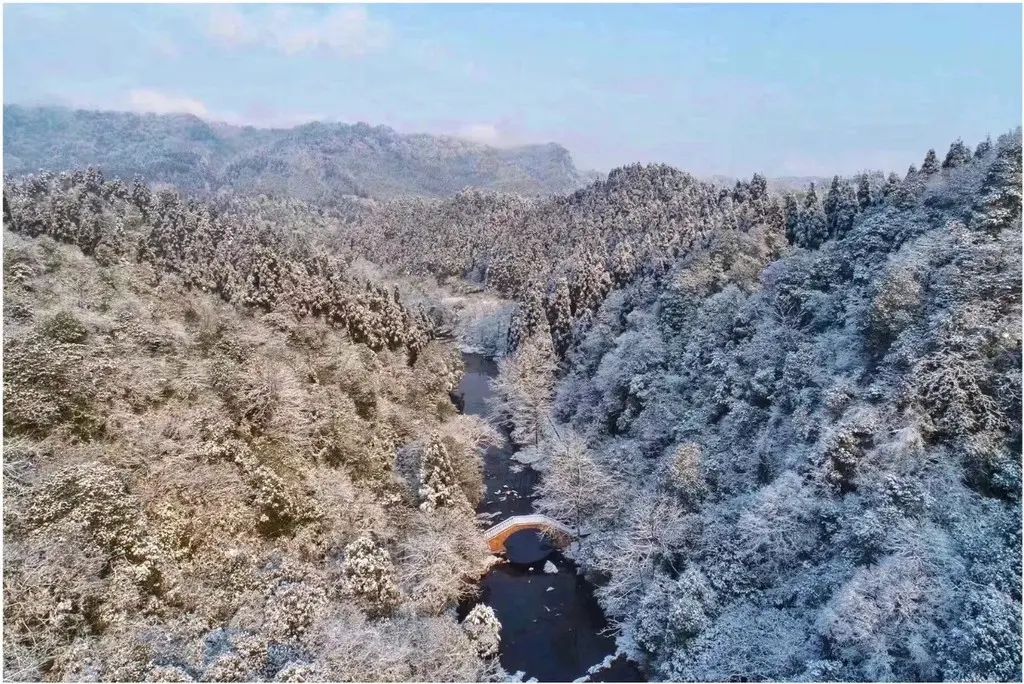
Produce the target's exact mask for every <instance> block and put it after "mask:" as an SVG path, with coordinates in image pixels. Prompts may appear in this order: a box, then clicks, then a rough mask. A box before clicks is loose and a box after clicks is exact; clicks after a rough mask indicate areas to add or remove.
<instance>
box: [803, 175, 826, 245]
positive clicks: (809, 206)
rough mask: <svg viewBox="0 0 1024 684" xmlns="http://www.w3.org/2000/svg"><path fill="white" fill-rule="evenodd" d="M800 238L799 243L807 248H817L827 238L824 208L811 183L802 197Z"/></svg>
mask: <svg viewBox="0 0 1024 684" xmlns="http://www.w3.org/2000/svg"><path fill="white" fill-rule="evenodd" d="M800 225H801V230H800V233H801V238H800V240H799V243H800V245H801V246H802V247H806V248H807V249H817V248H818V247H820V246H821V244H822V243H823V242H825V240H826V239H828V219H827V217H826V216H825V208H824V207H823V206H822V204H821V200H820V199H819V198H818V192H817V190H815V188H814V183H811V187H810V189H809V190H808V191H807V197H806V198H805V199H804V210H803V215H802V216H801V221H800Z"/></svg>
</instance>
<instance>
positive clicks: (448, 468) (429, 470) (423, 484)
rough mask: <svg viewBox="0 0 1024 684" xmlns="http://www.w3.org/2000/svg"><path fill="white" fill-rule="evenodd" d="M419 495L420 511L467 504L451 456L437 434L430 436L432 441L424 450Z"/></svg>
mask: <svg viewBox="0 0 1024 684" xmlns="http://www.w3.org/2000/svg"><path fill="white" fill-rule="evenodd" d="M419 495H420V510H423V511H427V512H430V511H433V510H435V509H437V508H442V507H451V506H456V505H458V504H460V503H465V502H466V500H465V494H464V493H463V491H462V489H461V488H460V487H459V482H458V478H457V477H456V475H455V469H454V468H453V466H452V461H451V456H449V454H448V449H447V447H445V445H444V442H443V441H442V440H441V436H440V435H439V434H438V433H437V432H434V433H433V434H432V435H431V436H430V441H429V442H428V443H427V445H426V446H425V447H424V449H423V455H422V456H421V461H420V489H419Z"/></svg>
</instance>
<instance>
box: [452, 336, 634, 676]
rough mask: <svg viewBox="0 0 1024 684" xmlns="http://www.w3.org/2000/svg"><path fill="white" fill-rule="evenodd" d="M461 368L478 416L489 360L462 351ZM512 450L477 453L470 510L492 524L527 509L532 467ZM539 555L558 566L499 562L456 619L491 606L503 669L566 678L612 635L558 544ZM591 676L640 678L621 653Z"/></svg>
mask: <svg viewBox="0 0 1024 684" xmlns="http://www.w3.org/2000/svg"><path fill="white" fill-rule="evenodd" d="M463 361H464V362H465V366H466V369H465V374H464V375H463V378H462V381H461V382H460V384H459V390H458V391H459V392H461V393H462V394H463V399H464V401H465V406H464V408H463V411H464V412H465V413H467V414H472V415H478V416H483V417H486V416H487V413H488V400H489V399H490V397H491V395H492V391H491V378H493V377H494V376H495V375H496V374H497V365H496V364H495V363H494V362H493V361H492V360H490V359H488V358H486V357H484V356H480V355H477V354H464V355H463ZM513 453H515V449H514V447H513V446H512V445H511V444H509V445H508V446H507V447H506V448H503V449H499V448H495V447H491V448H489V449H488V450H487V452H486V454H485V455H484V482H485V485H486V487H487V493H486V495H485V497H484V500H483V501H482V502H481V504H480V506H479V507H478V508H477V512H478V513H488V514H495V515H493V517H492V518H491V522H492V524H497V523H498V522H501V521H502V520H504V519H505V518H507V517H509V516H512V515H526V514H529V513H532V512H533V501H532V499H533V490H534V487H535V486H536V484H537V480H538V476H537V473H536V472H535V471H533V470H531V469H530V468H528V467H526V466H522V465H520V464H517V463H515V462H514V461H512V460H511V458H510V457H511V456H512V454H513ZM546 560H547V561H550V562H552V563H553V564H554V565H555V566H556V567H557V568H558V572H557V573H553V574H549V573H545V572H544V570H543V568H544V564H545V561H543V560H542V561H540V562H539V563H535V564H533V565H532V566H520V565H514V564H511V563H504V564H502V565H499V566H496V567H495V568H494V569H493V570H492V571H491V572H490V573H488V574H487V575H486V576H485V577H484V578H483V579H482V580H481V581H480V589H481V592H480V597H479V599H477V600H476V601H473V602H471V603H467V604H464V605H462V606H460V610H459V617H460V619H461V618H462V617H463V616H464V615H465V614H466V613H467V612H468V611H469V609H470V608H472V606H473V605H474V604H475V603H477V602H480V603H485V604H487V605H489V606H491V607H492V608H493V609H494V612H495V614H496V615H497V616H498V619H499V620H500V621H501V625H502V628H501V651H500V654H499V657H500V660H501V665H502V667H504V668H505V669H506V670H507V671H508V672H510V673H515V672H519V671H522V672H524V673H525V675H524V677H523V679H524V680H526V679H528V678H530V677H536V678H537V679H538V680H539V681H542V682H571V681H572V680H574V679H577V678H579V677H581V676H583V675H585V674H586V673H587V670H588V669H589V668H591V667H592V666H594V665H597V664H598V663H600V662H601V661H602V660H604V658H605V657H606V656H608V655H610V654H613V653H614V652H615V640H614V638H613V637H612V636H611V635H609V634H607V633H606V630H607V627H608V623H607V621H606V620H605V617H604V614H603V613H602V612H601V608H600V606H599V605H598V604H597V601H596V600H595V599H594V595H593V588H592V587H591V586H590V584H589V583H588V582H587V581H586V580H584V579H583V577H582V576H580V575H578V574H577V572H576V566H575V565H574V564H573V563H572V561H570V560H569V559H567V558H565V557H564V556H563V555H562V554H561V553H559V552H558V551H554V552H553V553H552V554H551V555H550V556H548V558H547V559H546ZM589 681H594V682H641V681H645V680H644V678H643V675H642V674H641V673H640V671H639V670H638V669H637V668H636V667H635V666H634V665H633V664H632V663H630V662H629V661H627V660H626V659H625V658H618V659H617V660H615V661H614V662H613V663H612V664H611V665H610V666H609V667H607V668H604V669H602V670H600V671H599V672H597V673H596V674H594V675H591V677H590V680H589Z"/></svg>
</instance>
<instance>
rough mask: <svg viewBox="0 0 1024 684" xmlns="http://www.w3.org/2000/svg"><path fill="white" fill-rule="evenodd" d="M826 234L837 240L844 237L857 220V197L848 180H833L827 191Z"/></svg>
mask: <svg viewBox="0 0 1024 684" xmlns="http://www.w3.org/2000/svg"><path fill="white" fill-rule="evenodd" d="M828 199H829V206H830V209H831V211H830V212H829V211H827V212H826V216H827V217H828V233H829V236H830V237H833V238H839V237H842V236H844V235H846V233H847V232H849V230H850V228H852V227H853V222H854V220H855V219H856V218H857V196H856V195H855V194H854V191H853V186H852V185H851V184H850V181H848V180H845V179H844V180H839V179H838V177H837V178H836V179H835V180H833V183H832V188H831V189H830V190H829V198H828Z"/></svg>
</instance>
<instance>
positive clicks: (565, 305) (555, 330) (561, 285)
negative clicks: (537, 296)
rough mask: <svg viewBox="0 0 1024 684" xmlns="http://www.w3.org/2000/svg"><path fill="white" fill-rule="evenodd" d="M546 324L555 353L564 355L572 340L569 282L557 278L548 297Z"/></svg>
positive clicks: (560, 355)
mask: <svg viewBox="0 0 1024 684" xmlns="http://www.w3.org/2000/svg"><path fill="white" fill-rule="evenodd" d="M547 313H548V324H549V325H550V326H551V341H552V343H553V344H554V345H555V353H556V354H558V356H559V357H563V356H565V354H566V352H568V350H569V344H570V343H571V342H572V320H573V317H572V314H573V309H572V298H571V296H570V294H569V282H568V281H567V280H566V279H565V278H564V277H562V278H559V279H558V280H557V281H556V282H555V289H554V292H552V294H551V297H550V298H549V299H548V311H547Z"/></svg>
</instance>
